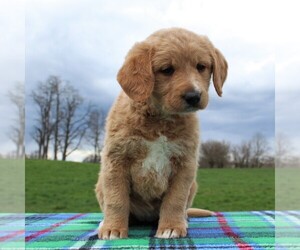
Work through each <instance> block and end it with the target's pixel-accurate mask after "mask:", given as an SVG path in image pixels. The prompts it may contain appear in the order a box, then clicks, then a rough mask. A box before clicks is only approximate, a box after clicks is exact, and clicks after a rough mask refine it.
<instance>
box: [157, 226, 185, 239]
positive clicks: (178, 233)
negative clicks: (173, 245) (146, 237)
mask: <svg viewBox="0 0 300 250" xmlns="http://www.w3.org/2000/svg"><path fill="white" fill-rule="evenodd" d="M186 229H187V225H186V223H172V224H162V223H160V225H159V226H158V229H157V231H156V234H155V237H156V238H163V239H169V238H180V237H185V236H186V234H187V230H186Z"/></svg>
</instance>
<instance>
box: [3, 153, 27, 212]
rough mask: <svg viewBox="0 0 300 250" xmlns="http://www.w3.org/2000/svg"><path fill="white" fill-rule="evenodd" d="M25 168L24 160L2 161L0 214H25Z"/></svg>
mask: <svg viewBox="0 0 300 250" xmlns="http://www.w3.org/2000/svg"><path fill="white" fill-rule="evenodd" d="M24 166H25V162H24V160H13V159H0V213H24V211H25V204H24V203H25V190H24V186H25V167H24Z"/></svg>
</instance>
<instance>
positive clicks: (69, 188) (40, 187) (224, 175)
mask: <svg viewBox="0 0 300 250" xmlns="http://www.w3.org/2000/svg"><path fill="white" fill-rule="evenodd" d="M98 171H99V165H98V164H89V163H74V162H60V161H43V160H26V212H41V213H48V212H98V211H99V208H98V204H97V201H96V198H95V195H94V186H95V183H96V181H97V176H98ZM274 179H275V171H274V170H273V169H200V170H199V171H198V178H197V180H198V183H199V189H198V193H197V195H196V198H195V201H194V207H199V208H200V207H201V208H207V209H211V210H214V211H241V210H274V192H275V186H274V185H275V180H274Z"/></svg>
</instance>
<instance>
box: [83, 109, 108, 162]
mask: <svg viewBox="0 0 300 250" xmlns="http://www.w3.org/2000/svg"><path fill="white" fill-rule="evenodd" d="M87 125H88V126H87V133H86V139H87V142H88V143H89V144H90V145H91V146H92V147H93V150H94V160H93V162H97V161H98V160H99V159H100V149H101V136H102V132H103V126H104V116H103V114H102V112H101V111H100V110H98V109H93V110H92V111H91V112H90V114H89V116H88V121H87Z"/></svg>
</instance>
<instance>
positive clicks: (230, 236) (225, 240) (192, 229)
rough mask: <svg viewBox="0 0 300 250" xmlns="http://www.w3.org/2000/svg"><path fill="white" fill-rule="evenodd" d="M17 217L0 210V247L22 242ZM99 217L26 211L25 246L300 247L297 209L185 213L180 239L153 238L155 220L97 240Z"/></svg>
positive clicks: (98, 247)
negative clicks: (125, 235) (185, 229)
mask: <svg viewBox="0 0 300 250" xmlns="http://www.w3.org/2000/svg"><path fill="white" fill-rule="evenodd" d="M18 219H19V220H20V219H21V217H18V215H0V229H1V230H0V249H18V248H20V247H21V238H22V237H24V235H23V234H22V233H21V230H20V228H19V229H18V228H17V225H16V224H15V223H13V222H14V221H18ZM102 219H103V215H102V214H99V213H91V214H54V213H53V214H27V215H26V233H25V237H26V249H85V250H87V249H208V250H214V249H247V250H248V249H249V250H250V249H275V247H276V249H300V211H284V212H280V211H278V212H274V211H251V212H225V213H217V215H216V216H213V217H207V218H190V219H189V229H188V235H187V237H185V238H180V239H157V238H154V235H155V231H156V227H155V226H154V225H152V226H151V225H149V226H142V225H137V226H133V227H131V228H130V230H129V238H128V239H122V240H111V241H105V240H99V239H98V237H97V228H98V224H99V222H100V221H101V220H102ZM275 219H276V220H275ZM19 226H20V225H19ZM275 229H276V230H275ZM14 233H16V234H15V235H14ZM275 235H276V238H275ZM12 239H13V241H12ZM16 239H19V241H18V240H17V241H16ZM4 244H5V245H4ZM2 246H5V247H4V248H3V247H2Z"/></svg>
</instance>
